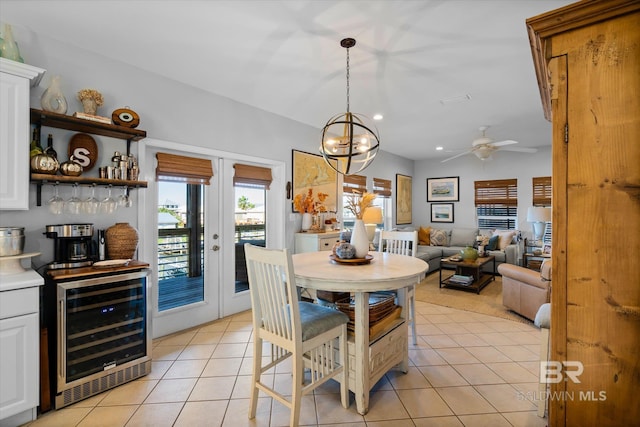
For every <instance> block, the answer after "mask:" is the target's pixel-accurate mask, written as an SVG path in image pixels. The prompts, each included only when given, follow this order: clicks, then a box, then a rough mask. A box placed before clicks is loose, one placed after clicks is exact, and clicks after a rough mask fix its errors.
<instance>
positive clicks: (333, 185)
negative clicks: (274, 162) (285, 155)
mask: <svg viewBox="0 0 640 427" xmlns="http://www.w3.org/2000/svg"><path fill="white" fill-rule="evenodd" d="M291 156H292V162H291V164H292V165H293V179H292V187H293V188H292V191H293V197H295V196H296V195H297V194H301V193H304V194H306V193H307V191H309V189H311V190H312V191H313V196H314V197H317V195H318V193H326V194H328V195H329V196H328V197H327V199H326V200H325V202H324V205H325V206H326V208H327V210H328V211H330V212H336V207H337V206H338V203H337V195H338V173H337V172H336V171H335V170H334V169H333V168H331V167H330V166H329V165H328V164H327V162H325V160H324V158H323V157H322V156H320V155H318V154H311V153H306V152H304V151H298V150H291ZM291 209H292V210H293V212H297V211H296V210H295V208H294V207H293V203H292V204H291Z"/></svg>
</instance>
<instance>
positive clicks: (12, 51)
mask: <svg viewBox="0 0 640 427" xmlns="http://www.w3.org/2000/svg"><path fill="white" fill-rule="evenodd" d="M2 35H3V36H4V40H2V42H1V43H0V56H1V57H3V58H6V59H11V60H12V61H16V62H24V59H22V57H21V56H20V49H18V43H16V41H15V40H14V39H13V30H12V29H11V25H9V24H4V30H3V32H2Z"/></svg>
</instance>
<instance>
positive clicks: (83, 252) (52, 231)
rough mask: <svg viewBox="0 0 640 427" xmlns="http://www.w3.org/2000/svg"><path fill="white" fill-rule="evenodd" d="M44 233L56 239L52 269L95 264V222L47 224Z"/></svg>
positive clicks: (50, 266) (50, 265)
mask: <svg viewBox="0 0 640 427" xmlns="http://www.w3.org/2000/svg"><path fill="white" fill-rule="evenodd" d="M44 234H45V235H46V236H47V237H48V238H50V239H53V240H54V252H53V255H54V258H55V259H54V260H53V262H52V263H50V264H49V269H50V270H55V269H60V268H76V267H87V266H90V265H91V264H93V258H94V257H95V248H94V242H93V224H57V225H47V227H46V229H45V233H44Z"/></svg>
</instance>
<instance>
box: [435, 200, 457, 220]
mask: <svg viewBox="0 0 640 427" xmlns="http://www.w3.org/2000/svg"><path fill="white" fill-rule="evenodd" d="M431 222H453V203H432V204H431Z"/></svg>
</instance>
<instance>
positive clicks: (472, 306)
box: [416, 271, 533, 324]
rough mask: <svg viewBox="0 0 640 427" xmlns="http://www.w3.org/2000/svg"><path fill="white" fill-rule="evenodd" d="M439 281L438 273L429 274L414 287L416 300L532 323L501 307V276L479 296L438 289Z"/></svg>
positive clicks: (454, 290)
mask: <svg viewBox="0 0 640 427" xmlns="http://www.w3.org/2000/svg"><path fill="white" fill-rule="evenodd" d="M447 274H449V273H447ZM439 280H440V278H439V273H438V271H434V272H432V273H431V274H429V275H428V276H427V277H426V278H425V279H424V280H423V281H422V282H420V284H418V286H417V287H416V300H417V301H422V302H428V303H431V304H436V305H442V306H445V307H451V308H456V309H459V310H466V311H471V312H474V313H481V314H488V315H490V316H495V317H500V318H503V319H509V320H513V321H516V322H521V323H529V324H532V323H533V322H531V321H530V320H529V319H527V318H525V317H522V316H520V315H519V314H516V313H514V312H513V311H510V310H508V309H507V308H506V307H505V306H503V305H502V277H501V276H496V280H495V281H492V282H490V283H489V284H488V285H487V286H485V287H484V288H483V289H482V290H481V291H480V294H476V293H475V292H468V291H463V290H456V289H448V288H440V287H439V286H438V283H439Z"/></svg>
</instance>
